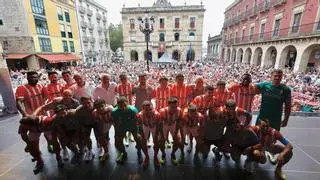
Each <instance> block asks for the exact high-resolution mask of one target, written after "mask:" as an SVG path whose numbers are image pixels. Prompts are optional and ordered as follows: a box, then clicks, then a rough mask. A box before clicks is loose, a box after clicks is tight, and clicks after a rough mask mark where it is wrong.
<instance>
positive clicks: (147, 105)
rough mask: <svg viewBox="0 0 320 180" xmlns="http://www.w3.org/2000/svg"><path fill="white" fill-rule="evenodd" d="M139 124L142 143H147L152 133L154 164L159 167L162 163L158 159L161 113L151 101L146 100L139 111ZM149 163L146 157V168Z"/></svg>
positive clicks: (144, 163) (144, 164)
mask: <svg viewBox="0 0 320 180" xmlns="http://www.w3.org/2000/svg"><path fill="white" fill-rule="evenodd" d="M137 116H138V124H139V126H140V128H142V143H143V144H146V143H147V139H149V136H151V135H152V137H153V141H154V147H153V149H154V165H155V166H156V167H157V168H159V167H160V163H159V159H158V152H159V148H160V144H159V139H160V138H161V135H160V130H161V129H160V125H161V119H160V113H159V112H158V111H156V110H155V109H154V108H153V106H152V103H151V102H150V101H144V102H143V104H142V110H141V111H140V112H139V113H138V115H137ZM148 164H149V159H145V161H144V162H143V166H144V167H145V168H146V167H147V166H148Z"/></svg>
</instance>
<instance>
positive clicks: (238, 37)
mask: <svg viewBox="0 0 320 180" xmlns="http://www.w3.org/2000/svg"><path fill="white" fill-rule="evenodd" d="M319 5H320V4H319V1H318V0H235V1H234V2H233V3H232V4H231V5H230V6H229V7H228V8H227V9H226V11H225V21H224V26H223V34H222V38H223V47H222V48H223V49H222V55H221V59H222V60H224V61H234V62H238V63H250V64H252V65H260V66H274V67H275V68H285V67H288V68H291V69H293V70H294V71H295V72H298V71H309V70H316V69H318V70H319V69H320V23H319V18H320V11H319Z"/></svg>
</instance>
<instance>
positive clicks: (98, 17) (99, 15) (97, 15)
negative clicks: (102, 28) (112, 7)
mask: <svg viewBox="0 0 320 180" xmlns="http://www.w3.org/2000/svg"><path fill="white" fill-rule="evenodd" d="M96 17H97V20H98V21H100V20H101V18H102V17H101V14H100V13H97V14H96Z"/></svg>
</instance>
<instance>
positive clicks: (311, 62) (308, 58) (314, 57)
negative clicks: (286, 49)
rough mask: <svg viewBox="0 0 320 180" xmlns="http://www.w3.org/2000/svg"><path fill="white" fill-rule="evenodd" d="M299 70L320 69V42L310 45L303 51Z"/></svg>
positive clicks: (313, 70)
mask: <svg viewBox="0 0 320 180" xmlns="http://www.w3.org/2000/svg"><path fill="white" fill-rule="evenodd" d="M297 70H298V71H303V72H310V71H311V72H315V71H317V72H319V71H320V44H313V45H310V46H308V47H307V48H306V49H305V50H304V51H303V53H302V56H301V65H300V66H299V69H297Z"/></svg>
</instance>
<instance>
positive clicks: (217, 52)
mask: <svg viewBox="0 0 320 180" xmlns="http://www.w3.org/2000/svg"><path fill="white" fill-rule="evenodd" d="M221 46H222V37H221V35H216V36H213V37H211V36H210V34H209V37H208V41H207V60H209V61H215V60H220V57H221Z"/></svg>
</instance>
